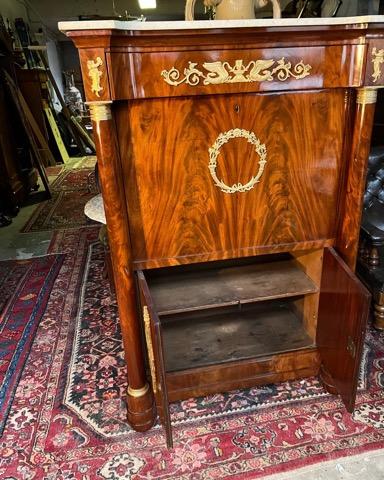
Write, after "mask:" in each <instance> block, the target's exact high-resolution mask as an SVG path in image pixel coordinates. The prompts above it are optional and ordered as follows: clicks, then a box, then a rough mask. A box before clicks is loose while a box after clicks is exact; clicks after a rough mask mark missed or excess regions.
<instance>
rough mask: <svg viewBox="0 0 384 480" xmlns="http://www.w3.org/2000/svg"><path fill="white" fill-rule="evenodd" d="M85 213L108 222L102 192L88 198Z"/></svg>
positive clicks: (102, 221)
mask: <svg viewBox="0 0 384 480" xmlns="http://www.w3.org/2000/svg"><path fill="white" fill-rule="evenodd" d="M84 213H85V215H86V216H87V217H88V218H90V219H91V220H95V221H96V222H100V223H104V224H106V223H107V221H106V220H105V211H104V202H103V197H102V196H101V193H100V194H99V195H96V196H95V197H93V198H91V200H88V202H87V203H86V204H85V207H84Z"/></svg>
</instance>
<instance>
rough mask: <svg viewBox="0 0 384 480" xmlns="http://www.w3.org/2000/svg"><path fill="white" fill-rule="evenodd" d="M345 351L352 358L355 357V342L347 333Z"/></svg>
mask: <svg viewBox="0 0 384 480" xmlns="http://www.w3.org/2000/svg"><path fill="white" fill-rule="evenodd" d="M347 351H348V353H349V354H350V355H351V357H352V358H355V357H356V344H355V342H354V341H353V339H352V337H351V336H350V335H348V343H347Z"/></svg>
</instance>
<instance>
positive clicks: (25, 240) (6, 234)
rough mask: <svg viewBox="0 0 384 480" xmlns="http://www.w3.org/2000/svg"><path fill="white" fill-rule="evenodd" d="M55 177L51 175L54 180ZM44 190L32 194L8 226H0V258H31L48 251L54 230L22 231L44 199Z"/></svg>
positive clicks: (50, 178)
mask: <svg viewBox="0 0 384 480" xmlns="http://www.w3.org/2000/svg"><path fill="white" fill-rule="evenodd" d="M54 179H55V177H49V180H50V181H52V180H54ZM42 197H43V195H42V191H41V187H40V190H39V191H38V192H36V193H33V194H31V195H30V197H29V199H28V205H25V206H23V207H21V209H20V212H19V213H18V215H17V216H16V217H14V218H12V223H11V224H10V225H8V226H7V227H2V228H0V260H7V259H9V258H19V259H21V258H30V257H36V256H40V255H45V254H46V253H47V250H48V247H49V243H50V241H51V238H52V235H53V232H30V233H20V230H21V229H22V228H23V226H24V225H25V224H26V222H27V220H28V219H29V218H30V216H31V215H32V213H33V212H34V211H35V209H36V208H37V207H38V206H39V205H40V203H41V201H42Z"/></svg>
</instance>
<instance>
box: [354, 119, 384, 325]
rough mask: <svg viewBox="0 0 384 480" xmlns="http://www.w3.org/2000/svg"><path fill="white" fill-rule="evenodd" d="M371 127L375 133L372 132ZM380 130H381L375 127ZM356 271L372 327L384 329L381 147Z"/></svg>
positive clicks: (374, 157)
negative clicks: (368, 295) (368, 297)
mask: <svg viewBox="0 0 384 480" xmlns="http://www.w3.org/2000/svg"><path fill="white" fill-rule="evenodd" d="M376 126H377V125H376V124H375V129H376ZM379 127H381V126H379ZM357 271H358V274H359V276H360V277H361V278H362V280H363V282H364V283H365V284H366V285H367V287H368V289H369V290H370V291H371V292H372V296H373V315H374V326H375V327H376V328H377V329H379V330H383V329H384V147H378V146H376V147H373V148H372V150H371V152H370V155H369V160H368V177H367V185H366V189H365V194H364V209H363V216H362V222H361V229H360V255H359V258H358V265H357Z"/></svg>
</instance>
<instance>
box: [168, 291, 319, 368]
mask: <svg viewBox="0 0 384 480" xmlns="http://www.w3.org/2000/svg"><path fill="white" fill-rule="evenodd" d="M162 336H163V342H164V352H165V359H164V360H165V370H166V371H167V372H174V371H180V370H187V369H191V368H198V367H204V366H209V365H215V364H220V363H226V362H233V361H240V360H246V359H250V358H256V357H262V356H270V355H274V354H278V353H284V352H288V351H294V350H300V349H304V348H310V347H313V346H314V345H313V340H312V339H311V338H310V337H309V335H308V334H307V332H306V331H305V328H304V326H303V322H302V319H301V318H300V315H298V313H297V311H295V308H294V303H293V302H291V301H289V300H274V301H272V302H262V303H256V304H253V305H247V306H245V307H244V308H241V309H240V308H234V307H231V308H226V309H223V310H213V311H210V313H209V314H208V315H207V314H206V313H205V315H204V314H202V313H195V312H194V313H189V314H188V315H186V316H185V317H184V318H183V321H180V318H177V317H168V318H167V319H166V320H165V321H164V322H162Z"/></svg>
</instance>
